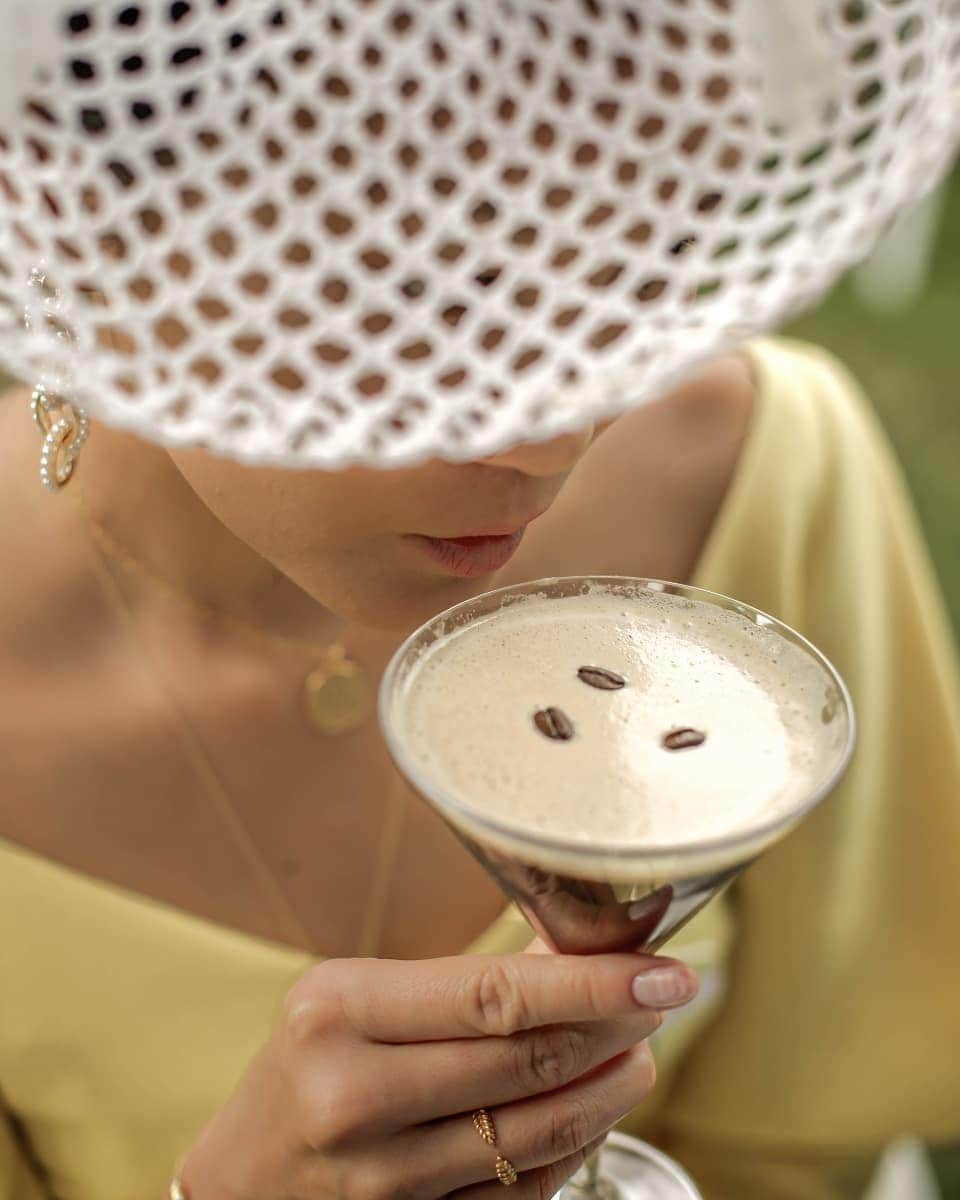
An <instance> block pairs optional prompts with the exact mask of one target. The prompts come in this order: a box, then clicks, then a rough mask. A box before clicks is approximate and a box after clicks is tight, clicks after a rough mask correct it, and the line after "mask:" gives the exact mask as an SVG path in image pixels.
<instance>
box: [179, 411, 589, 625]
mask: <svg viewBox="0 0 960 1200" xmlns="http://www.w3.org/2000/svg"><path fill="white" fill-rule="evenodd" d="M592 436H593V430H592V429H587V430H585V431H583V432H581V433H576V434H570V435H565V436H563V437H560V438H556V439H554V440H552V441H550V442H544V443H540V444H532V443H530V444H524V445H521V446H517V447H514V448H513V449H511V450H508V451H506V452H504V453H502V454H498V455H496V456H494V457H492V458H488V459H484V460H482V461H479V462H472V463H466V464H450V463H444V462H440V461H437V460H435V461H431V462H429V463H426V464H425V465H423V466H419V467H414V468H409V469H400V470H382V471H379V470H373V469H369V468H354V469H350V470H344V471H316V470H308V471H289V470H284V469H279V468H278V469H264V468H256V469H251V468H249V467H244V466H241V465H239V464H238V463H235V462H232V461H229V460H226V459H220V458H215V457H214V456H212V455H210V454H208V453H206V452H204V451H198V450H190V451H174V452H172V453H171V457H172V458H173V461H174V463H175V464H176V466H177V467H178V468H179V470H180V472H181V474H182V475H183V476H184V478H185V479H186V480H187V482H188V484H189V485H190V486H191V488H192V489H193V491H194V492H195V493H196V494H197V495H198V496H199V497H200V499H201V500H202V501H203V502H204V504H205V505H206V506H207V507H208V508H209V509H210V510H211V511H212V513H213V514H214V516H216V517H217V518H218V520H219V521H220V522H221V523H222V524H223V525H225V526H226V527H227V529H229V530H230V531H231V532H232V533H233V534H234V535H236V536H237V537H239V538H240V539H241V540H242V541H243V542H245V543H246V544H247V545H248V546H250V547H251V548H252V549H253V550H254V551H256V552H257V553H258V554H259V555H260V556H261V557H262V558H264V559H266V560H267V561H268V562H270V563H272V564H273V565H274V566H275V567H277V568H278V569H279V570H280V571H282V572H283V574H284V575H286V576H287V577H288V578H289V579H291V580H293V582H294V583H296V584H297V585H298V586H299V587H301V588H303V590H304V591H306V592H307V593H308V594H309V595H310V596H312V597H313V598H314V599H315V600H317V601H318V602H319V603H321V604H323V605H324V606H325V607H327V608H329V609H331V610H332V611H333V612H335V613H337V614H338V615H339V616H341V617H343V618H345V619H347V620H351V621H357V622H360V623H362V624H364V625H370V626H374V627H376V628H381V629H398V630H400V629H406V628H410V627H412V626H413V625H415V624H418V623H419V622H420V621H422V620H425V619H426V618H427V617H428V616H430V615H432V614H433V613H436V612H439V611H440V610H442V609H443V608H446V607H448V606H449V605H451V604H455V603H457V602H458V601H460V600H463V599H466V598H467V597H468V596H470V595H475V594H476V593H477V592H479V591H482V590H484V588H485V587H486V586H489V585H490V579H491V576H492V575H493V573H494V572H495V571H496V570H498V569H499V568H500V567H502V566H503V565H505V562H506V561H507V559H508V558H509V557H510V555H511V554H512V551H513V550H514V549H516V546H517V545H518V544H519V539H520V537H522V534H523V530H524V529H525V527H526V526H527V525H528V524H529V523H530V521H532V520H533V519H534V518H536V517H537V516H539V515H540V514H541V513H543V512H545V511H546V509H547V508H549V506H550V505H551V504H552V503H553V501H554V499H555V498H556V496H557V494H558V492H559V491H560V488H561V487H562V486H563V483H564V480H565V479H566V478H567V476H568V475H569V473H570V471H571V469H572V468H573V466H574V464H575V463H576V462H577V460H578V459H579V458H580V456H581V455H582V454H583V452H584V451H585V450H586V448H587V446H588V445H589V444H590V441H591V438H592ZM453 539H460V540H458V541H455V540H453Z"/></svg>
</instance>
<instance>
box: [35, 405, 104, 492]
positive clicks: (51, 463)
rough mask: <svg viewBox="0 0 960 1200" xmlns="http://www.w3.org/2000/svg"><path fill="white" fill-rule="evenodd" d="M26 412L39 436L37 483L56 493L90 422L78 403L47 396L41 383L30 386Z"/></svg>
mask: <svg viewBox="0 0 960 1200" xmlns="http://www.w3.org/2000/svg"><path fill="white" fill-rule="evenodd" d="M30 412H31V413H32V414H33V422H34V424H35V425H36V427H37V428H38V429H39V430H40V433H41V436H42V437H43V447H42V449H41V451H40V482H41V483H42V484H43V486H44V487H45V488H46V489H47V491H48V492H58V491H59V490H60V489H61V488H62V487H63V485H64V484H65V483H67V481H68V480H69V479H70V478H71V476H72V475H73V468H74V465H75V463H76V461H77V455H78V454H79V453H80V451H81V450H82V449H83V444H84V442H86V440H87V437H88V436H89V433H90V421H89V419H88V417H87V414H86V412H85V411H84V409H82V408H80V407H79V405H75V404H71V403H70V402H69V401H68V400H66V399H64V397H62V396H56V395H51V393H50V392H48V391H47V389H46V388H45V387H44V386H43V384H42V383H38V384H37V386H36V387H35V388H34V389H33V394H32V396H31V397H30Z"/></svg>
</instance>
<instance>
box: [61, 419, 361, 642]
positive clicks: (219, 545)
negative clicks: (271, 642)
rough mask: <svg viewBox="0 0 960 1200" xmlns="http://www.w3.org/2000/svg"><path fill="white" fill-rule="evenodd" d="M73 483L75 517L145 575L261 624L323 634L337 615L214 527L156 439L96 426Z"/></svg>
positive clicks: (334, 626)
mask: <svg viewBox="0 0 960 1200" xmlns="http://www.w3.org/2000/svg"><path fill="white" fill-rule="evenodd" d="M83 453H84V457H83V461H82V463H81V465H80V468H79V469H78V471H77V478H76V481H75V483H74V486H75V487H76V488H77V493H78V494H77V499H78V500H79V501H80V503H81V505H82V507H83V510H84V516H85V517H86V519H87V520H88V521H90V522H93V523H95V525H96V526H99V527H100V528H101V529H102V530H103V531H104V532H105V534H106V535H107V537H108V538H109V539H110V540H111V541H112V542H114V543H116V545H117V547H119V548H122V550H123V551H124V552H125V554H126V555H127V556H129V558H130V559H132V560H134V561H135V562H136V563H137V564H138V565H139V566H140V567H141V568H142V569H143V571H144V573H145V574H146V575H148V576H149V575H152V576H154V577H156V578H157V579H160V580H163V582H164V583H165V584H166V585H167V586H168V587H169V588H171V589H172V590H174V591H176V592H179V593H181V594H182V595H183V596H184V597H187V598H189V599H190V600H192V601H193V602H195V604H196V605H197V606H198V611H197V619H200V609H202V608H206V609H209V610H211V611H215V612H217V613H221V614H224V615H226V616H230V617H232V618H234V619H236V620H239V621H245V622H248V623H250V624H252V625H255V626H257V627H258V628H260V629H262V630H264V631H266V632H274V633H277V634H282V635H285V636H288V637H300V638H304V639H313V640H317V641H324V640H327V641H329V640H330V639H331V638H333V637H335V636H337V634H338V632H339V630H340V626H341V623H340V621H339V620H338V618H337V617H336V616H335V615H334V614H333V613H331V612H330V611H329V610H327V609H325V608H324V607H323V606H322V605H320V604H318V603H317V602H316V601H315V600H313V599H311V597H309V596H308V595H307V594H306V593H305V592H304V591H303V590H302V589H301V588H299V587H297V585H296V584H294V583H292V582H291V581H290V580H289V579H288V578H287V577H286V576H285V575H284V574H283V573H282V572H281V571H280V570H278V568H276V567H275V566H274V565H273V564H272V563H270V562H269V561H267V559H265V558H264V557H263V556H262V555H260V554H258V553H257V551H256V550H254V549H253V548H252V547H250V546H249V545H247V543H246V542H244V541H242V540H241V539H240V538H238V537H237V536H236V535H235V534H233V533H232V532H231V531H230V530H229V529H227V528H226V526H225V525H223V524H222V523H221V522H220V521H219V520H218V519H217V517H216V516H215V515H214V514H213V513H212V512H211V511H210V509H209V508H207V506H206V505H205V504H204V503H203V501H202V500H201V499H200V498H199V497H198V496H197V495H196V493H195V492H194V491H193V489H192V488H191V487H190V485H189V484H188V483H187V481H186V480H185V479H184V477H183V475H181V473H180V471H179V470H178V469H177V467H176V466H175V465H174V463H173V462H172V460H171V458H170V456H169V454H168V453H167V451H166V450H165V449H164V448H163V447H162V446H157V445H155V444H153V443H150V442H147V441H144V440H141V439H140V438H136V437H133V436H132V435H130V434H126V433H122V432H120V431H118V430H115V429H111V428H109V427H107V426H104V425H101V424H97V425H96V427H95V428H93V429H92V432H91V437H90V441H89V442H88V443H87V445H86V446H85V447H84V452H83Z"/></svg>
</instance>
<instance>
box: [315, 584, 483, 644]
mask: <svg viewBox="0 0 960 1200" xmlns="http://www.w3.org/2000/svg"><path fill="white" fill-rule="evenodd" d="M493 586H494V577H493V574H490V575H488V576H484V577H483V578H480V579H469V580H467V579H451V578H448V577H445V576H437V575H413V576H411V575H409V574H407V573H404V574H403V575H398V576H396V577H395V578H393V579H390V580H387V579H385V578H383V577H381V578H379V579H377V580H376V581H369V582H368V583H367V584H366V585H364V586H356V587H353V588H350V589H349V590H348V591H345V592H344V594H343V595H341V596H338V597H336V599H335V600H333V599H330V598H324V597H322V596H316V598H317V599H318V600H320V601H321V602H322V603H323V604H325V605H326V606H327V607H328V608H330V609H332V610H333V611H334V612H336V614H337V616H339V617H341V618H343V620H345V621H350V622H352V623H355V624H358V625H363V626H366V627H367V628H369V629H376V630H379V631H381V632H384V633H396V634H402V635H404V636H406V634H408V633H411V632H412V631H413V630H414V629H416V628H417V627H418V626H420V625H422V624H423V623H424V621H428V620H429V619H430V618H431V617H434V616H436V614H437V613H438V612H442V611H443V610H444V609H445V608H450V607H451V605H454V604H459V603H460V601H461V600H469V599H470V597H471V596H476V595H478V594H479V593H480V592H484V591H486V590H487V589H488V588H490V587H493ZM313 594H314V595H316V593H313Z"/></svg>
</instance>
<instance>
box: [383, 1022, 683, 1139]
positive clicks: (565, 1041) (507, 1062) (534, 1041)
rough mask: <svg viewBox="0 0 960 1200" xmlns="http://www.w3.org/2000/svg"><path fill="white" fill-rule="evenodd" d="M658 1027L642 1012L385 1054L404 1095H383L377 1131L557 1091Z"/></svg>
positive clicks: (390, 1072) (392, 1091)
mask: <svg viewBox="0 0 960 1200" xmlns="http://www.w3.org/2000/svg"><path fill="white" fill-rule="evenodd" d="M662 1020H663V1018H662V1017H661V1015H660V1014H659V1013H658V1012H653V1011H649V1010H641V1011H639V1012H637V1013H634V1014H632V1015H631V1016H629V1017H620V1018H618V1019H617V1020H614V1021H583V1022H577V1023H573V1024H569V1025H548V1026H543V1027H541V1028H538V1029H529V1030H525V1031H524V1032H523V1033H518V1034H515V1035H514V1036H513V1037H511V1038H458V1039H456V1040H454V1041H448V1042H432V1043H430V1044H426V1045H425V1044H423V1043H421V1044H419V1045H414V1046H392V1047H389V1048H388V1050H389V1053H390V1057H389V1058H387V1059H386V1060H385V1064H386V1071H387V1073H388V1075H389V1076H390V1078H394V1079H403V1080H404V1088H403V1094H402V1095H399V1094H397V1089H387V1094H385V1095H384V1096H383V1097H382V1099H381V1100H380V1103H379V1105H378V1109H379V1111H378V1117H379V1118H381V1120H382V1125H381V1130H382V1131H386V1130H388V1129H401V1128H405V1127H409V1126H411V1125H420V1124H422V1123H423V1122H425V1121H433V1120H436V1119H437V1118H438V1117H445V1116H449V1115H451V1114H454V1113H463V1112H474V1111H475V1110H476V1109H478V1108H489V1107H491V1106H492V1105H500V1104H509V1103H512V1102H513V1101H515V1100H523V1099H525V1098H526V1097H528V1096H537V1095H541V1094H542V1093H544V1092H552V1091H555V1090H556V1089H557V1088H561V1087H565V1086H566V1085H567V1084H568V1083H572V1082H573V1081H574V1080H575V1079H578V1078H579V1077H580V1076H581V1075H585V1074H587V1073H588V1072H589V1071H592V1070H593V1069H594V1067H597V1066H599V1065H600V1064H601V1063H605V1062H608V1061H609V1060H610V1059H612V1058H616V1057H617V1055H619V1054H622V1053H623V1052H624V1051H625V1050H629V1049H630V1048H631V1047H632V1046H636V1045H637V1044H638V1043H639V1042H642V1041H644V1040H645V1039H646V1038H648V1037H649V1036H650V1035H651V1034H652V1033H653V1032H654V1031H655V1030H656V1029H658V1028H659V1026H660V1024H661V1023H662ZM379 1053H380V1054H382V1053H383V1048H381V1049H380V1050H379Z"/></svg>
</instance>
